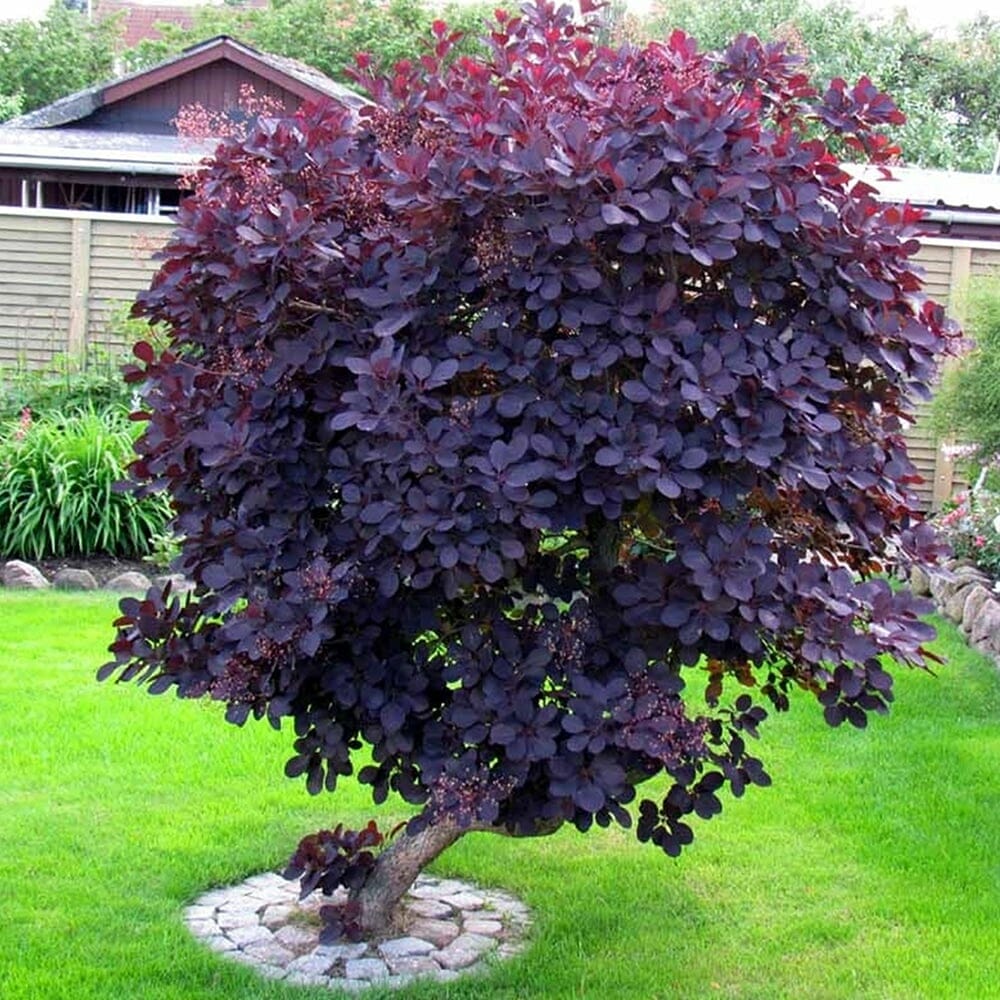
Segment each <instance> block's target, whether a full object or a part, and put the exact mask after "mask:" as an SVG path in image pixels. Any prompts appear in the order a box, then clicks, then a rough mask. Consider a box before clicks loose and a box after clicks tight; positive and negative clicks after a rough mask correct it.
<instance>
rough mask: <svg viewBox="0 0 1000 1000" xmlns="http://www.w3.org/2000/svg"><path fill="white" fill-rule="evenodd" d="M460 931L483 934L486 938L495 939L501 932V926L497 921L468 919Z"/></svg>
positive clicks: (476, 918)
mask: <svg viewBox="0 0 1000 1000" xmlns="http://www.w3.org/2000/svg"><path fill="white" fill-rule="evenodd" d="M462 930H463V931H468V932H469V933H470V934H485V935H486V936H487V937H496V936H497V935H498V934H500V932H501V931H502V930H503V924H502V923H500V921H499V920H484V919H482V918H478V917H470V918H469V919H468V920H465V921H464V922H463V923H462Z"/></svg>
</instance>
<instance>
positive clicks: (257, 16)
mask: <svg viewBox="0 0 1000 1000" xmlns="http://www.w3.org/2000/svg"><path fill="white" fill-rule="evenodd" d="M489 9H492V8H489ZM486 10H487V7H486V5H485V4H482V3H479V4H475V3H473V4H468V3H461V4H449V5H445V6H444V7H443V8H441V7H438V6H435V7H434V8H433V9H432V8H431V7H430V6H429V5H428V4H426V3H424V2H422V0H388V2H387V3H382V2H379V0H286V2H284V3H272V4H271V6H270V7H267V8H264V9H253V10H239V9H232V8H225V7H202V8H199V9H197V11H196V14H195V21H194V25H193V26H192V27H191V28H190V29H181V28H178V27H177V26H176V25H170V24H162V25H159V26H158V27H159V29H160V31H161V33H162V35H163V38H162V39H159V40H156V41H147V42H141V43H140V44H139V45H137V46H136V47H135V48H133V49H131V50H129V51H128V52H126V53H125V60H126V63H127V65H128V66H129V67H130V68H131V69H142V68H145V67H147V66H150V65H152V64H154V63H156V62H159V61H160V60H161V59H164V58H166V57H167V56H169V55H174V54H176V53H177V52H180V51H181V50H182V49H184V48H186V47H187V46H189V45H192V44H194V43H195V42H199V41H202V40H204V39H205V38H209V37H211V36H212V35H218V34H229V35H233V36H234V37H236V38H239V39H242V40H243V41H245V42H246V43H247V44H249V45H253V46H254V47H256V48H259V49H261V50H262V51H264V52H273V53H276V54H277V55H284V56H289V57H291V58H293V59H298V60H300V61H301V62H304V63H306V64H307V65H309V66H314V67H315V68H316V69H318V70H320V71H321V72H323V73H326V74H327V75H328V76H331V77H333V78H335V79H339V80H347V79H348V75H347V73H348V71H349V70H350V67H351V66H352V65H353V64H354V55H355V53H357V52H367V53H368V54H369V55H370V56H371V57H372V61H373V62H374V63H375V65H377V66H380V67H382V68H385V69H388V68H389V67H391V66H392V65H394V64H395V63H396V62H397V61H399V60H400V59H406V58H409V57H411V56H413V54H414V53H416V52H419V50H420V48H421V45H422V44H423V42H424V40H425V39H426V38H427V37H428V36H429V34H430V27H431V23H432V21H434V19H435V18H439V17H443V18H445V19H446V20H447V21H448V23H449V24H450V25H452V26H453V27H454V28H455V29H456V30H459V31H462V32H463V33H464V34H465V35H466V37H467V41H466V42H465V43H464V45H460V46H459V47H458V49H459V51H461V50H462V48H463V47H468V46H469V45H470V44H471V43H473V42H474V40H475V39H477V38H478V37H479V34H480V33H481V26H482V24H483V21H484V19H485V15H486Z"/></svg>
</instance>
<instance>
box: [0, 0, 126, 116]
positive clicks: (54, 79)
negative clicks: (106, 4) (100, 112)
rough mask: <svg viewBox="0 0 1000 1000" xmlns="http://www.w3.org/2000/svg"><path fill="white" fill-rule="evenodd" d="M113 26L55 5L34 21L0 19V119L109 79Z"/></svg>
mask: <svg viewBox="0 0 1000 1000" xmlns="http://www.w3.org/2000/svg"><path fill="white" fill-rule="evenodd" d="M119 25H120V19H110V20H104V21H91V20H90V19H89V18H87V17H86V15H84V14H81V13H79V12H78V11H75V10H68V9H67V8H66V7H65V6H64V5H63V4H62V3H61V2H56V3H53V4H52V6H51V7H50V8H49V9H48V11H47V12H46V14H45V16H44V17H43V18H42V20H41V21H38V22H37V23H36V22H35V21H31V20H27V19H25V20H20V21H0V95H5V99H0V120H5V119H6V118H9V117H12V116H13V115H14V114H18V113H20V112H25V111H32V110H34V109H35V108H39V107H42V106H43V105H45V104H49V103H51V102H52V101H55V100H57V99H58V98H60V97H64V96H65V95H66V94H70V93H72V92H73V91H76V90H81V89H83V88H84V87H89V86H91V85H92V84H94V83H99V82H101V81H103V80H109V79H111V77H112V76H114V72H113V63H114V48H115V40H116V38H117V36H118V32H119Z"/></svg>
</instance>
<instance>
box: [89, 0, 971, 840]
mask: <svg viewBox="0 0 1000 1000" xmlns="http://www.w3.org/2000/svg"><path fill="white" fill-rule="evenodd" d="M595 30H596V28H595V25H593V24H592V23H586V22H585V23H576V22H574V21H573V20H572V19H571V18H570V15H569V13H568V9H566V8H563V9H560V10H556V9H555V8H554V7H553V6H552V5H551V4H549V3H546V2H541V3H538V4H537V5H529V6H527V7H526V8H525V10H524V12H523V15H522V16H520V17H515V18H510V17H508V16H507V15H505V14H503V13H500V14H498V16H497V19H496V22H495V24H494V27H493V31H492V32H491V35H490V37H489V38H488V39H487V40H486V44H487V45H488V47H489V52H488V56H487V57H484V58H475V57H468V56H463V57H459V58H457V59H452V58H451V56H452V54H453V51H452V49H453V45H454V44H455V42H456V40H457V39H456V35H455V33H454V32H452V31H451V30H450V29H449V28H448V27H447V26H446V25H445V24H444V23H443V22H442V23H436V24H435V25H434V26H433V49H432V50H431V52H430V53H428V54H427V55H426V56H425V57H424V58H423V59H422V60H420V61H419V62H413V63H406V64H402V65H399V66H397V67H396V68H395V70H394V71H393V73H391V74H390V75H389V76H383V75H380V74H379V73H378V72H376V71H375V70H374V69H373V67H372V66H371V65H370V64H369V63H368V62H367V61H366V60H363V59H362V60H360V61H359V64H358V70H357V78H358V80H359V82H361V83H362V84H363V85H364V86H365V87H366V88H367V90H368V93H369V94H370V97H371V99H372V104H371V105H370V106H368V107H367V108H365V109H362V110H361V111H360V112H356V111H354V110H352V109H350V108H346V107H340V106H336V105H330V106H324V107H314V108H307V109H305V110H303V112H301V113H300V114H299V115H297V116H296V117H294V118H292V119H289V120H283V121H274V122H267V123H263V124H262V125H261V126H260V127H259V128H258V129H257V130H256V131H255V132H254V133H253V134H252V135H250V136H248V137H247V138H246V139H245V140H242V141H231V142H229V143H228V144H225V145H224V146H223V147H222V148H220V151H219V152H218V154H217V156H216V158H215V160H214V161H213V162H212V163H211V164H210V165H209V166H208V167H207V168H206V170H205V172H204V173H203V174H202V176H201V177H200V179H199V185H198V190H197V193H196V195H195V197H193V198H192V199H189V200H188V201H186V202H185V204H184V205H183V206H182V208H181V212H180V214H179V217H178V230H177V233H176V235H175V238H174V239H173V241H172V242H171V244H170V245H169V246H168V247H167V249H166V250H165V255H164V263H163V266H162V268H161V270H160V272H159V274H158V275H157V277H156V279H155V281H154V285H153V287H152V289H151V290H150V291H149V292H148V293H146V294H144V295H143V296H142V298H141V301H140V304H139V307H138V309H139V311H140V312H141V313H142V314H143V315H144V316H146V317H147V318H150V319H152V320H155V321H158V322H162V323H164V324H166V326H167V327H168V328H169V330H170V343H169V346H168V349H167V350H166V351H163V352H160V351H157V350H154V348H153V347H151V346H150V345H142V344H141V345H139V346H138V347H137V348H136V358H137V361H138V364H137V365H136V366H135V368H134V370H133V371H132V372H131V374H130V378H133V379H135V380H136V381H144V382H146V384H147V386H148V388H147V392H146V400H147V403H148V410H149V413H148V419H149V423H148V426H147V429H146V431H145V433H144V434H143V437H142V438H141V440H140V441H139V443H138V445H137V450H138V452H139V455H140V457H139V459H138V461H137V462H136V463H134V465H133V467H132V472H133V475H134V477H135V478H136V479H137V480H138V481H139V483H140V484H142V488H143V489H146V490H151V491H155V490H158V489H164V488H165V489H166V490H168V491H169V494H170V496H171V498H172V501H173V503H174V506H175V509H176V511H177V527H178V531H179V534H180V535H181V536H182V537H183V541H182V550H181V556H180V560H179V561H180V565H181V568H182V569H183V570H184V572H185V573H187V574H188V575H189V576H190V578H191V579H192V580H193V581H194V582H195V586H196V589H195V591H194V594H193V596H192V597H191V598H189V599H188V600H187V601H186V602H184V603H182V602H181V601H180V600H179V599H177V598H175V597H172V596H170V595H169V594H161V593H158V592H156V591H152V592H151V593H150V594H148V595H147V597H146V598H145V600H142V601H139V600H135V599H130V600H128V601H126V602H123V605H122V617H121V618H120V620H119V623H118V624H119V629H120V631H119V634H118V637H117V639H116V641H115V643H114V645H113V647H112V649H113V652H114V654H115V660H114V661H113V662H112V663H109V664H108V665H107V666H106V667H105V668H104V670H103V671H102V673H101V676H104V677H107V676H112V675H115V676H118V677H120V678H121V679H123V680H139V681H144V682H150V683H151V690H154V691H163V690H167V689H176V691H177V692H178V693H179V694H180V695H182V696H185V697H196V696H202V695H210V696H211V697H213V698H216V699H219V700H221V701H224V702H226V703H227V706H228V718H229V719H230V720H231V721H233V722H237V723H241V722H243V721H244V720H246V719H247V718H249V717H250V716H251V715H253V716H255V717H259V718H263V717H267V718H268V719H269V720H270V721H271V722H272V724H274V725H276V726H280V724H281V721H282V720H283V719H285V718H290V719H291V720H292V721H293V723H294V726H295V732H296V740H295V744H294V748H295V755H294V757H293V758H292V759H291V761H290V762H289V764H288V773H289V774H293V775H303V776H305V778H306V782H307V787H308V788H309V790H310V791H312V792H319V791H321V790H322V789H324V788H326V789H328V790H332V789H334V788H335V787H336V784H337V781H338V780H339V778H340V777H341V776H343V775H348V774H352V773H354V767H355V762H354V757H355V756H356V754H357V752H358V751H359V750H360V749H361V748H362V746H364V745H365V744H367V745H368V746H370V748H371V753H372V762H371V763H369V764H366V765H365V766H364V767H362V768H361V770H360V772H359V773H358V777H359V779H360V781H361V782H362V783H364V784H367V785H369V786H371V789H372V794H373V797H374V799H375V800H376V801H382V800H384V799H386V798H387V797H388V796H389V795H390V794H395V795H398V796H400V797H401V798H402V799H404V800H405V801H407V802H409V803H412V804H413V805H415V806H418V807H420V812H419V814H418V815H417V816H416V817H415V818H414V819H413V820H412V821H411V823H410V828H411V831H412V832H415V831H416V830H417V829H419V828H420V827H421V826H423V825H425V824H427V823H432V822H434V821H435V820H437V819H440V818H442V817H448V818H449V819H451V820H453V821H455V822H457V823H459V824H462V825H470V824H474V823H475V824H479V825H482V824H487V825H495V826H497V827H503V828H505V829H506V830H508V831H510V832H513V833H519V834H530V833H533V832H536V831H538V830H540V829H551V828H552V827H553V826H554V825H558V824H559V823H560V822H572V823H574V824H575V825H576V826H577V827H578V828H579V829H581V830H586V829H588V828H590V827H591V826H592V825H593V824H594V823H597V824H599V825H607V824H610V823H612V822H616V823H619V824H621V825H624V826H628V825H630V824H631V823H632V822H633V820H634V811H633V809H632V808H630V806H631V804H632V803H633V802H634V800H635V799H636V796H637V790H638V788H639V787H640V786H641V785H642V784H643V783H644V782H646V781H647V780H648V779H650V778H652V777H655V776H657V775H666V776H667V777H668V778H669V779H670V784H669V790H668V792H667V794H666V796H665V798H663V799H662V800H660V801H656V800H654V799H645V800H641V801H640V802H639V803H638V809H637V812H638V817H639V824H638V829H637V832H638V834H639V836H640V837H641V838H642V839H643V840H649V841H652V842H654V843H656V844H657V845H658V846H659V847H661V848H662V849H663V850H664V851H666V852H667V853H670V854H674V853H676V852H677V851H679V850H680V849H681V847H682V846H683V845H684V844H686V843H688V842H689V841H690V839H691V837H692V835H693V834H692V829H691V827H690V825H689V823H688V819H689V818H690V817H691V816H692V815H697V816H702V817H707V816H711V815H714V814H715V813H716V812H718V809H719V807H720V803H721V799H720V797H719V792H720V790H721V789H723V788H727V789H728V790H729V791H731V792H732V793H733V794H742V792H743V790H744V789H745V788H746V787H748V786H749V785H765V784H767V783H768V782H769V780H770V779H769V777H768V775H767V772H766V770H765V769H764V767H763V765H762V763H761V761H760V760H758V759H757V758H756V757H754V756H752V755H751V754H750V753H749V751H748V744H747V741H748V738H750V739H752V738H754V737H755V736H756V735H757V733H758V731H759V726H760V724H761V723H762V721H763V720H764V718H765V716H766V714H767V710H768V709H776V710H779V711H780V710H784V709H785V708H787V707H788V704H789V700H790V694H791V693H792V692H793V691H794V690H795V689H797V688H799V689H803V690H805V691H806V692H809V693H810V694H811V695H813V696H814V697H815V698H816V699H817V700H818V701H819V703H820V705H821V706H822V708H823V712H824V716H825V718H826V719H827V721H828V722H829V723H831V724H833V725H837V724H839V723H841V722H842V721H848V722H850V723H851V724H853V725H857V726H861V725H864V724H865V723H866V721H867V718H868V714H869V713H870V712H882V711H885V710H886V709H887V707H888V704H889V702H890V700H891V697H892V692H891V679H890V677H889V675H888V674H887V673H886V672H885V671H884V669H883V667H882V660H883V657H885V656H891V657H894V658H896V659H897V660H899V661H900V662H902V663H906V664H910V665H914V666H920V665H923V664H925V663H926V661H927V659H928V658H929V656H930V654H928V653H927V651H926V649H925V648H924V642H925V641H926V640H927V639H928V638H929V637H930V636H931V635H932V634H933V630H932V629H930V628H929V627H928V626H926V625H924V624H922V623H921V622H920V620H919V618H918V615H919V613H920V612H921V610H922V605H920V604H919V603H917V602H914V601H913V600H912V599H911V597H910V596H909V595H908V594H907V593H906V592H905V591H903V592H898V593H897V592H894V591H893V590H892V589H891V588H890V587H889V585H888V583H887V582H886V581H885V579H884V578H883V576H882V573H883V571H884V569H885V568H886V566H887V564H888V563H889V561H890V560H897V559H899V560H912V561H916V562H925V561H928V560H933V559H934V558H935V556H936V554H937V549H936V547H935V544H936V543H935V541H934V536H933V532H932V531H931V530H930V528H929V527H928V526H927V525H926V524H924V523H922V520H921V518H920V516H919V515H918V514H917V513H915V507H916V501H915V498H914V497H913V496H912V495H911V494H910V492H909V485H910V484H911V483H913V482H914V481H915V472H914V470H913V467H912V465H911V464H910V462H909V460H908V457H907V454H906V447H905V442H904V438H903V429H904V426H905V423H906V421H907V420H908V419H909V418H910V417H911V415H912V399H913V397H914V396H915V395H918V394H921V393H923V394H926V391H927V383H928V382H929V380H930V379H931V378H932V377H933V374H934V372H935V366H936V363H937V359H938V357H939V356H940V354H941V353H942V352H943V351H945V350H946V349H947V347H948V345H949V343H950V339H951V336H952V333H953V328H952V326H951V324H949V323H948V321H947V320H946V319H945V317H944V315H943V312H942V310H941V309H940V307H939V306H937V305H936V304H934V303H933V302H930V301H928V300H927V299H926V298H925V297H924V296H923V295H922V292H921V282H920V276H919V273H918V270H917V268H916V266H915V265H914V264H913V262H912V256H913V254H914V253H915V252H916V250H917V247H918V245H917V243H916V241H915V240H914V239H913V234H914V232H915V228H916V225H917V223H918V221H919V213H916V212H913V211H911V210H908V209H907V210H903V209H898V208H895V207H890V206H884V205H881V204H880V203H879V202H878V201H877V200H876V199H875V197H874V191H873V190H872V189H871V188H870V187H868V186H867V185H865V184H863V183H860V182H858V181H856V180H855V179H853V178H852V177H851V176H850V175H849V174H848V173H847V172H845V171H844V170H843V169H842V168H841V167H840V165H839V162H838V160H837V158H836V157H835V156H834V154H833V153H832V152H831V149H830V146H829V145H828V144H827V143H826V142H824V141H823V140H822V139H820V138H818V135H827V136H829V138H830V142H836V143H838V144H840V145H842V146H849V147H852V148H854V149H855V150H857V151H858V152H859V153H864V154H866V155H868V156H870V157H872V158H874V159H876V160H877V159H880V158H884V157H886V156H889V155H891V154H892V150H891V147H890V146H889V144H888V142H887V140H886V139H885V137H884V135H883V133H882V131H881V130H882V127H883V126H884V125H887V124H892V123H893V122H897V121H898V120H899V112H898V111H897V110H896V108H895V106H894V105H893V103H892V101H891V100H889V99H888V98H887V97H886V96H885V95H884V94H883V93H881V92H880V91H879V90H878V89H877V88H876V87H874V85H873V84H872V83H871V81H870V80H868V79H867V78H862V79H860V80H859V81H858V82H857V83H856V84H854V85H849V84H847V83H845V82H844V81H835V82H834V84H833V85H831V86H830V87H829V88H827V89H826V90H825V91H822V92H819V91H817V90H815V89H814V88H813V87H812V86H811V85H810V83H809V81H808V79H807V78H806V77H805V76H804V75H803V74H802V73H801V72H800V66H799V63H798V62H797V61H796V60H795V59H794V58H792V57H790V56H789V54H788V53H787V52H786V51H785V50H784V49H783V48H782V47H780V46H774V45H764V44H762V43H761V42H759V41H758V40H757V39H755V38H751V37H748V36H740V37H738V38H737V39H736V40H735V41H734V42H733V43H732V45H730V46H729V47H728V48H727V49H726V50H725V51H723V52H719V53H715V54H711V55H710V54H706V53H703V52H701V51H700V50H699V49H698V47H697V45H696V43H695V42H694V41H693V40H692V39H691V38H689V37H688V36H686V35H684V34H683V33H681V32H676V33H674V34H673V35H671V36H670V38H669V39H667V40H665V41H662V42H656V43H650V44H648V45H646V46H645V47H643V48H633V47H629V46H625V47H622V48H620V49H618V50H616V51H613V50H610V49H607V48H604V47H601V46H600V45H597V44H595V37H594V36H595ZM691 683H694V684H695V685H696V690H695V693H694V696H693V697H689V696H687V695H686V693H685V687H686V685H688V684H691ZM700 686H703V690H704V694H702V693H701V692H700V691H698V690H697V687H700ZM734 688H738V689H742V690H741V694H740V695H739V696H737V697H735V698H734V696H733V694H732V691H733V689H734Z"/></svg>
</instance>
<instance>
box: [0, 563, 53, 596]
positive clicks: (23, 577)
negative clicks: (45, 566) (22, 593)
mask: <svg viewBox="0 0 1000 1000" xmlns="http://www.w3.org/2000/svg"><path fill="white" fill-rule="evenodd" d="M3 585H4V586H5V587H12V588H16V589H18V590H47V589H48V588H49V587H50V586H51V584H50V583H49V581H48V580H46V579H45V574H44V573H42V571H41V570H40V569H38V567H37V566H32V565H31V563H26V562H21V560H20V559H11V560H10V562H7V563H4V567H3Z"/></svg>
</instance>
